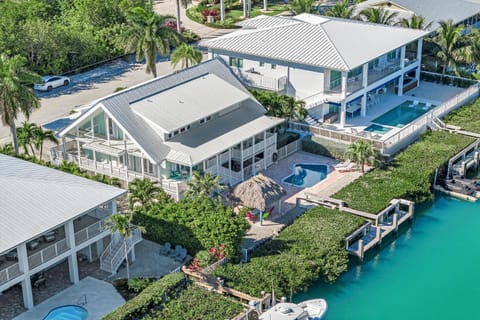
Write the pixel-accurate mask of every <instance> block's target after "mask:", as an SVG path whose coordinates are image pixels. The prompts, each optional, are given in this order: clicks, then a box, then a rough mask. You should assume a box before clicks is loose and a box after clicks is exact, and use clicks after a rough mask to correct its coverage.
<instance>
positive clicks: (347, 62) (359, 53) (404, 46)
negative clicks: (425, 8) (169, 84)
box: [203, 14, 427, 128]
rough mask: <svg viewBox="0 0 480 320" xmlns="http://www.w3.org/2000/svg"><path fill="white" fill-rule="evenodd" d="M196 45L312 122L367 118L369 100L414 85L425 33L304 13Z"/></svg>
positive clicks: (265, 20) (260, 21)
mask: <svg viewBox="0 0 480 320" xmlns="http://www.w3.org/2000/svg"><path fill="white" fill-rule="evenodd" d="M242 26H243V28H242V29H240V30H238V31H235V32H232V33H229V34H226V35H223V36H220V37H218V38H215V39H211V40H207V41H205V42H204V43H203V45H205V46H206V47H207V48H208V50H209V56H210V57H212V58H214V57H221V58H222V59H224V60H225V61H226V62H227V63H228V64H229V65H230V67H231V68H232V70H233V71H234V72H235V73H236V74H237V75H238V76H239V77H240V79H242V81H243V82H244V83H245V84H246V85H247V86H250V87H252V88H259V89H265V90H273V91H277V92H282V93H286V94H288V95H291V96H295V97H296V98H298V99H301V100H304V101H305V102H306V106H307V108H309V109H311V110H315V113H316V117H318V118H319V119H320V122H327V123H333V122H339V125H340V128H343V127H344V126H345V123H346V119H347V118H346V114H347V113H354V112H356V111H358V113H360V114H361V116H362V117H365V116H366V114H367V105H368V102H369V100H371V99H373V98H374V96H375V95H376V94H377V93H379V92H380V91H382V90H386V88H387V87H390V88H391V89H392V90H395V92H397V94H398V95H402V94H403V93H404V92H406V91H407V90H410V89H412V88H413V87H415V86H417V85H418V83H419V78H420V65H421V52H422V39H423V37H424V36H425V35H426V34H427V32H425V31H421V30H413V29H405V28H400V27H393V26H385V25H379V24H372V23H366V22H361V21H356V20H345V19H337V18H331V17H323V16H317V15H311V14H301V15H298V16H295V17H267V16H260V17H256V18H253V19H250V20H247V21H245V22H243V23H242Z"/></svg>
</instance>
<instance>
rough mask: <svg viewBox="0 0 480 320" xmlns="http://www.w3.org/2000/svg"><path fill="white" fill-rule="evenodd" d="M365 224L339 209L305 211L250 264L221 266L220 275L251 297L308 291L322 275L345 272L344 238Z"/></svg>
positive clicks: (332, 276) (258, 251) (331, 277)
mask: <svg viewBox="0 0 480 320" xmlns="http://www.w3.org/2000/svg"><path fill="white" fill-rule="evenodd" d="M362 224H363V219H361V218H359V217H356V216H353V215H350V214H346V213H343V212H340V211H338V210H332V209H327V208H324V207H315V208H313V209H311V210H309V211H307V212H305V213H304V214H303V215H302V216H301V217H300V218H298V219H297V220H295V221H294V222H293V224H291V225H290V226H288V227H287V228H285V229H284V230H283V231H281V232H280V234H279V235H278V237H276V238H275V239H274V240H272V241H269V242H267V243H266V244H264V245H262V246H261V247H259V248H258V249H256V250H255V251H254V252H253V254H252V257H251V259H250V262H248V263H244V264H230V263H229V264H227V265H225V266H224V267H220V268H217V269H216V270H215V272H214V274H215V275H216V276H219V277H222V278H224V279H225V283H226V285H227V286H229V287H233V288H235V289H238V290H240V291H242V292H246V293H249V294H251V295H253V296H261V291H270V290H271V288H272V285H273V286H274V287H275V292H277V293H278V294H279V295H287V294H289V293H290V290H293V292H298V291H300V290H304V289H306V288H307V287H308V285H310V284H311V283H312V282H313V281H315V280H317V279H319V278H320V277H324V278H325V279H326V280H327V281H334V280H335V279H336V278H337V277H338V276H339V275H340V274H341V273H342V272H344V271H345V270H346V269H347V264H348V256H347V251H346V250H345V247H344V246H345V244H344V240H345V237H346V236H347V235H348V234H350V233H351V232H353V231H354V230H355V229H357V228H358V227H359V226H360V225H362Z"/></svg>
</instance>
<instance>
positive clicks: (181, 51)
mask: <svg viewBox="0 0 480 320" xmlns="http://www.w3.org/2000/svg"><path fill="white" fill-rule="evenodd" d="M170 60H171V63H172V65H173V67H174V68H176V67H177V65H178V64H179V63H180V62H181V63H182V69H188V67H191V66H193V65H196V64H199V63H200V62H202V52H201V51H200V50H199V49H198V47H195V46H191V45H189V44H186V43H182V44H181V45H179V46H178V47H177V48H176V49H175V50H174V51H173V52H172V55H171V56H170Z"/></svg>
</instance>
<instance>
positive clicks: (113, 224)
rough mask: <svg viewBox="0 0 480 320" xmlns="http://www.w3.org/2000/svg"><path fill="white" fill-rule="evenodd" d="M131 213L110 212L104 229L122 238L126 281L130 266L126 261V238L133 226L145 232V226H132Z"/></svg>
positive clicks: (128, 279)
mask: <svg viewBox="0 0 480 320" xmlns="http://www.w3.org/2000/svg"><path fill="white" fill-rule="evenodd" d="M132 218H133V215H132V214H119V213H117V214H112V215H111V216H110V217H108V219H107V221H106V222H105V229H106V230H109V231H110V232H111V233H112V234H116V233H118V234H120V236H122V239H123V248H124V250H125V261H126V265H127V281H128V282H130V266H129V262H128V244H127V240H128V238H130V237H131V236H132V232H133V230H135V228H138V229H140V231H141V232H142V233H144V232H145V228H143V227H140V226H134V225H133V224H132Z"/></svg>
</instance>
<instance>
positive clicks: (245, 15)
mask: <svg viewBox="0 0 480 320" xmlns="http://www.w3.org/2000/svg"><path fill="white" fill-rule="evenodd" d="M247 1H248V0H243V17H244V18H246V17H247Z"/></svg>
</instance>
